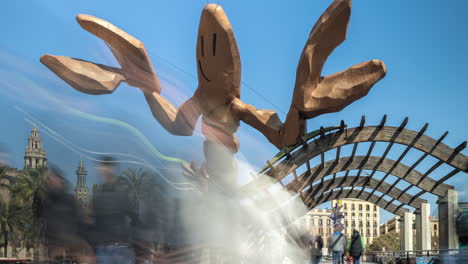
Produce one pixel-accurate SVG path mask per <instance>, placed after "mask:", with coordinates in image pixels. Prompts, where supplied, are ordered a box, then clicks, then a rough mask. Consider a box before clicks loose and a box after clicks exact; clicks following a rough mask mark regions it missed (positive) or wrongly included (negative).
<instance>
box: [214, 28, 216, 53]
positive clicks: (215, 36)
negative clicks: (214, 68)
mask: <svg viewBox="0 0 468 264" xmlns="http://www.w3.org/2000/svg"><path fill="white" fill-rule="evenodd" d="M213 56H216V33H213Z"/></svg>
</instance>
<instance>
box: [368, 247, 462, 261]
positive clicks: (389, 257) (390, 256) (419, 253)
mask: <svg viewBox="0 0 468 264" xmlns="http://www.w3.org/2000/svg"><path fill="white" fill-rule="evenodd" d="M368 259H369V261H372V262H375V263H378V264H387V263H389V264H410V263H416V261H417V260H419V261H423V260H425V261H427V262H425V263H429V264H439V263H441V264H446V263H447V264H448V263H450V264H452V263H454V264H455V263H456V264H461V263H468V249H431V250H407V251H374V252H373V253H372V254H370V255H368ZM421 263H423V262H421Z"/></svg>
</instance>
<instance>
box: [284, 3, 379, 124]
mask: <svg viewBox="0 0 468 264" xmlns="http://www.w3.org/2000/svg"><path fill="white" fill-rule="evenodd" d="M350 15H351V0H335V1H334V2H333V3H332V4H331V5H330V6H329V7H328V8H327V10H326V11H325V12H324V13H323V14H322V16H321V17H320V18H319V19H318V21H317V22H316V23H315V25H314V28H313V29H312V31H311V33H310V35H309V38H308V40H307V43H306V45H305V47H304V50H303V51H302V55H301V58H300V60H299V65H298V67H297V73H296V85H295V88H294V95H293V103H292V108H293V109H296V110H297V111H298V113H299V114H300V115H301V116H302V117H303V118H305V119H310V118H313V117H316V116H318V115H321V114H325V113H331V112H337V111H340V110H341V109H343V108H344V107H346V106H347V105H349V104H351V103H352V102H354V101H356V100H358V99H360V98H361V97H363V96H365V95H366V94H367V93H368V92H369V90H370V88H371V87H372V86H373V85H374V84H375V83H376V82H378V81H379V80H380V79H382V78H383V77H384V76H385V73H386V68H385V64H384V63H383V62H382V61H379V60H372V61H368V62H364V63H360V64H357V65H355V66H353V67H351V68H349V69H347V70H345V71H342V72H338V73H335V74H332V75H330V76H327V77H322V76H321V72H322V69H323V65H324V64H325V62H326V60H327V58H328V56H329V55H330V54H331V53H332V52H333V50H334V49H335V48H336V47H337V46H338V45H340V44H341V43H342V42H343V41H344V40H345V39H346V32H347V28H348V23H349V18H350ZM294 127H295V126H294ZM294 129H296V128H294Z"/></svg>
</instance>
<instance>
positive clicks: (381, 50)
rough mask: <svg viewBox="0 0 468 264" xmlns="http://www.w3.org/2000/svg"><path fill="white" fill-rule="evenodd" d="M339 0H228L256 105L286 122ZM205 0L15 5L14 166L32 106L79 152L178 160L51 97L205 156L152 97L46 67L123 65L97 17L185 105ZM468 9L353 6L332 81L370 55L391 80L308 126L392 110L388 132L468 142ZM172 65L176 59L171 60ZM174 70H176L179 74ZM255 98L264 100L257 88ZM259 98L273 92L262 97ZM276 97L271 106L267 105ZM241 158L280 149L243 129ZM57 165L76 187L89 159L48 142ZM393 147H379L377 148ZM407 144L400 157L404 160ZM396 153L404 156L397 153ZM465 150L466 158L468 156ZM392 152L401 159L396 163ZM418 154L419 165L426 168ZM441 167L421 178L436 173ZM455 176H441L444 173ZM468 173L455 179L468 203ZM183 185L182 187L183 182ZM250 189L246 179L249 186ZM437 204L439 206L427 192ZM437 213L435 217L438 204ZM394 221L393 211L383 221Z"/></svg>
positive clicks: (185, 155)
mask: <svg viewBox="0 0 468 264" xmlns="http://www.w3.org/2000/svg"><path fill="white" fill-rule="evenodd" d="M331 2H332V1H331V0H297V1H289V2H286V1H245V0H241V1H227V0H225V1H219V2H218V3H220V4H221V5H222V6H223V8H224V10H225V11H226V13H227V15H228V16H229V19H230V21H231V24H232V25H233V28H234V33H235V35H236V39H237V42H238V46H239V50H240V54H241V59H242V78H243V81H244V82H245V83H246V84H247V85H248V87H246V86H245V85H244V87H242V97H241V98H242V100H244V101H245V102H247V103H249V104H252V105H255V106H256V107H257V108H269V109H273V110H277V111H279V115H280V117H281V118H282V120H284V117H285V112H286V111H287V110H288V108H289V104H290V101H291V97H292V89H293V86H294V81H295V70H296V67H297V62H298V59H299V56H300V53H301V51H302V48H303V45H304V43H305V41H306V39H307V36H308V34H309V32H310V30H311V28H312V26H313V25H314V23H315V21H316V20H317V19H318V17H319V16H320V15H321V13H322V12H323V11H324V10H325V9H326V7H327V6H328V5H329V4H330V3H331ZM206 3H207V2H206V1H201V0H200V1H182V0H171V1H138V3H135V2H134V1H87V0H83V1H59V0H49V1H5V2H4V3H2V11H3V12H2V16H0V31H1V32H2V39H1V40H0V112H1V113H2V114H1V115H0V123H1V124H2V129H1V132H0V142H1V143H3V144H5V145H7V147H8V149H9V151H10V152H11V162H12V164H13V165H14V166H16V167H22V159H23V155H24V148H25V146H26V138H27V136H28V134H29V131H30V129H31V128H32V125H31V124H30V123H28V122H27V121H26V120H25V118H24V117H25V115H24V113H23V112H21V111H19V110H18V109H22V110H24V111H26V112H27V113H30V114H32V115H33V116H34V118H35V119H36V120H39V121H41V122H42V123H44V124H46V125H47V126H48V127H50V128H51V129H53V130H54V131H55V132H56V133H58V134H60V135H62V136H63V137H65V138H66V139H67V140H70V141H72V142H74V143H75V144H77V145H79V146H81V147H83V148H86V149H89V150H94V151H97V152H123V153H127V154H132V155H137V156H139V157H142V158H145V159H146V160H148V161H150V162H151V163H152V164H154V166H155V167H157V168H164V169H168V168H169V169H174V168H175V167H177V166H175V165H174V164H171V163H168V162H166V161H162V160H160V159H156V158H155V157H154V156H153V155H151V153H150V151H148V148H147V146H145V145H143V144H141V142H140V141H138V140H137V139H135V137H134V135H132V134H130V133H128V131H126V130H124V129H122V128H120V127H116V126H113V125H110V124H103V123H99V122H94V121H91V120H88V119H85V118H83V117H80V116H77V115H73V114H72V113H70V112H69V111H67V110H66V109H65V108H64V107H62V106H61V105H60V104H56V103H55V102H54V101H53V100H51V99H50V98H51V97H54V98H58V100H60V101H62V102H64V104H67V105H70V106H71V107H73V108H75V109H79V110H80V111H83V112H86V113H91V114H93V115H96V116H102V117H109V118H117V119H119V120H122V121H124V122H126V123H129V124H131V125H132V126H134V127H135V128H137V129H138V130H139V131H141V132H142V133H143V134H144V135H145V136H146V137H147V138H148V139H149V140H150V142H151V143H152V144H153V145H154V146H155V147H156V148H157V149H158V150H160V151H161V152H162V153H164V154H165V155H168V156H173V157H178V158H182V159H185V160H195V161H197V162H198V164H200V163H201V161H202V160H203V156H202V142H203V139H202V138H201V137H199V136H195V137H186V138H182V137H175V136H172V135H170V134H169V133H167V132H166V131H165V130H164V129H163V128H162V127H161V126H160V125H159V124H158V123H157V122H156V121H155V120H154V119H153V118H152V116H151V113H150V111H149V109H148V106H147V105H146V101H145V100H144V98H143V96H142V94H141V93H140V92H139V91H138V90H137V89H135V88H133V87H129V86H127V85H122V86H121V87H120V88H119V89H118V90H117V91H116V92H115V93H114V94H112V95H107V96H90V95H85V94H80V93H78V92H77V91H75V90H73V89H72V88H70V87H69V86H68V85H66V84H65V83H64V82H62V81H61V80H60V79H58V78H57V77H56V76H55V75H54V74H52V73H51V72H49V71H48V70H47V69H46V68H45V67H44V66H43V65H41V64H40V62H39V57H40V56H41V55H43V54H46V53H50V54H54V55H66V56H71V57H76V58H81V59H86V60H90V61H93V62H98V63H103V64H110V65H116V62H115V61H114V59H113V57H112V55H111V54H110V52H109V51H108V50H107V47H106V46H105V45H104V44H103V43H102V41H101V40H99V39H98V38H96V37H95V36H93V35H91V34H90V33H88V32H86V31H85V30H83V29H81V28H80V26H79V25H78V23H76V20H75V16H76V15H77V14H80V13H84V14H90V15H94V16H97V17H100V18H103V19H106V20H108V21H110V22H111V23H113V24H115V25H116V26H118V27H120V28H121V29H123V30H125V31H126V32H128V33H129V34H131V35H133V36H134V37H136V38H138V39H140V40H141V41H142V42H143V43H144V44H145V46H146V48H147V49H148V50H149V52H150V55H151V58H152V61H153V64H154V65H155V69H156V71H157V73H158V74H159V75H160V77H161V79H162V81H163V85H164V87H163V89H164V90H163V94H164V95H166V96H167V97H168V98H169V99H170V100H172V101H173V102H174V103H175V104H180V103H181V102H183V100H184V98H188V97H189V96H190V95H191V94H192V93H193V91H194V90H195V88H196V86H197V82H196V79H194V78H193V76H195V75H196V63H195V43H196V34H197V28H198V19H199V16H200V12H201V10H202V8H203V6H204V5H205V4H206ZM467 7H468V2H467V1H431V2H427V1H421V0H417V1H404V0H394V1H354V3H353V10H352V15H351V22H350V25H349V29H348V38H347V40H346V41H345V42H344V43H343V44H342V45H341V46H339V47H338V48H337V49H336V50H335V51H334V52H333V54H332V55H331V56H330V57H329V59H328V61H327V63H326V65H325V68H324V72H323V75H328V74H331V73H335V72H337V71H341V70H343V69H346V68H347V67H349V66H352V65H354V64H357V63H359V62H362V61H367V60H371V59H380V60H383V61H384V62H385V63H386V65H387V71H388V72H387V76H386V77H385V78H384V79H383V80H382V81H380V82H379V83H378V84H377V85H375V86H374V88H373V89H372V90H371V92H370V93H369V94H368V95H367V96H366V97H365V98H363V99H361V100H359V101H357V102H355V103H354V104H352V105H350V106H349V107H347V108H345V109H344V110H343V111H342V112H340V113H334V114H327V115H323V116H320V117H318V118H315V119H313V120H310V121H308V126H309V130H315V129H317V128H319V127H320V126H321V125H322V126H331V125H336V124H339V122H340V120H342V119H343V120H345V121H346V122H347V123H348V124H349V125H350V126H355V125H357V124H358V123H359V120H360V117H361V115H366V117H367V120H368V122H367V123H368V124H377V123H378V122H379V121H380V118H381V117H382V115H383V114H387V115H388V121H387V122H388V124H390V125H398V124H399V123H400V122H401V121H402V120H403V119H404V117H406V116H407V117H409V120H410V121H409V123H408V125H407V128H410V129H414V130H418V129H420V128H421V127H422V126H423V125H424V123H426V122H428V123H429V124H430V125H429V128H428V130H427V134H428V135H430V136H432V137H435V138H437V137H439V136H440V135H442V134H443V133H444V132H445V131H447V130H448V131H449V132H450V133H449V135H448V136H447V138H446V139H445V140H444V143H445V144H447V145H449V146H452V147H455V146H457V145H458V144H460V143H461V142H463V141H464V140H466V139H467V137H466V135H467V132H468V126H467V122H466V117H465V116H466V115H467V113H468V111H467V110H468V106H467V104H466V99H467V98H468V92H467V87H466V83H467V80H466V76H467V74H466V72H467V69H468V67H467V66H468V62H467V60H466V54H467V47H468V43H467V42H468V41H467V37H466V33H467V32H468V19H467V18H466V12H467V11H468V8H467ZM167 61H169V63H168V62H167ZM174 66H175V67H174ZM252 89H253V90H255V92H253V91H252ZM257 93H260V94H263V96H262V97H261V96H258V95H257ZM265 98H267V99H265ZM237 135H238V137H239V141H240V143H241V148H240V153H239V155H238V156H239V159H241V165H243V169H242V171H241V174H245V175H246V173H245V171H247V170H248V169H247V166H244V165H245V164H246V163H247V161H248V164H249V166H248V167H251V170H253V171H255V170H256V169H258V168H260V167H262V166H263V165H264V163H265V161H266V160H268V159H270V158H271V157H272V156H273V155H274V154H275V153H276V152H277V150H276V149H275V148H274V147H273V146H272V145H270V144H269V143H268V141H267V140H266V139H265V138H263V136H262V135H261V134H260V133H259V132H257V131H255V130H254V129H252V128H250V127H248V126H246V125H245V124H242V125H241V128H240V131H239V132H238V134H237ZM42 137H43V140H44V144H45V146H46V148H47V153H48V158H49V160H50V161H51V162H52V163H55V164H58V165H59V166H60V167H62V169H63V170H64V171H65V172H66V174H67V177H68V178H69V179H70V180H71V181H72V182H75V176H74V169H75V167H76V165H77V163H78V160H79V158H80V155H79V154H78V153H75V152H73V151H71V150H70V149H69V148H67V147H66V146H64V145H63V144H61V143H59V142H57V141H56V140H54V139H53V137H51V136H50V135H49V134H47V133H43V134H42ZM382 148H383V147H377V148H376V151H379V150H381V149H382ZM401 150H402V149H401V148H396V149H395V150H394V151H392V153H391V155H390V157H395V156H396V157H397V156H398V151H400V153H401ZM393 152H394V153H393ZM464 153H465V154H466V153H467V152H466V151H464ZM392 155H393V156H392ZM418 157H419V156H418V153H414V155H412V156H411V157H408V160H407V161H408V162H410V161H411V160H416V159H417V158H418ZM430 162H431V160H429V161H428V162H426V163H424V164H422V165H421V166H422V168H421V170H422V171H424V170H423V169H424V168H427V167H430V165H431V163H430ZM86 163H87V165H88V167H89V171H90V176H89V182H90V183H94V182H95V181H96V179H95V175H94V172H93V170H92V164H93V163H92V161H89V160H87V161H86ZM443 172H444V170H443V169H441V171H440V172H439V171H435V172H434V177H435V178H437V177H442V176H443V175H444V174H443ZM465 177H466V175H464V174H459V175H458V176H457V178H455V179H452V180H451V181H449V183H450V184H454V185H456V189H457V190H459V191H461V198H462V199H464V200H465V201H467V200H468V194H467V193H464V192H463V191H464V189H465V188H466V180H465ZM174 180H175V181H183V179H174ZM240 181H241V182H245V181H246V179H245V178H243V179H240ZM424 198H427V199H429V200H430V201H431V203H434V202H435V198H434V197H431V196H430V195H428V196H427V197H426V196H424ZM432 211H433V212H434V213H435V211H436V210H435V205H434V204H433V209H432ZM389 216H390V215H389V214H384V215H383V219H387V218H388V217H389Z"/></svg>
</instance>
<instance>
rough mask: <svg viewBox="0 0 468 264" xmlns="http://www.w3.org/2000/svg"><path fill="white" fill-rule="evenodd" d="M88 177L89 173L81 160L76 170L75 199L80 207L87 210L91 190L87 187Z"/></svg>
mask: <svg viewBox="0 0 468 264" xmlns="http://www.w3.org/2000/svg"><path fill="white" fill-rule="evenodd" d="M86 175H88V171H87V170H86V168H85V165H84V162H83V160H81V159H80V162H79V163H78V167H77V168H76V177H77V181H76V187H75V199H76V200H77V201H78V204H80V206H82V207H84V208H86V207H88V193H89V188H88V186H87V185H86Z"/></svg>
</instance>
